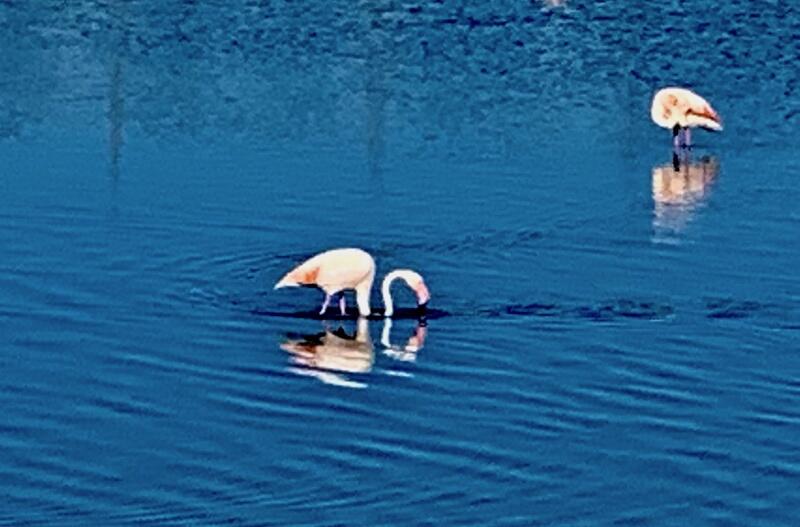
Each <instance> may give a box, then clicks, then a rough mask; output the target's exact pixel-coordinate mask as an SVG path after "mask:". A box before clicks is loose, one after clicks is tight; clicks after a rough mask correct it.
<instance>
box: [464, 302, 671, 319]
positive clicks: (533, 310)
mask: <svg viewBox="0 0 800 527" xmlns="http://www.w3.org/2000/svg"><path fill="white" fill-rule="evenodd" d="M479 312H480V313H481V314H482V315H484V316H488V317H503V316H512V317H516V316H518V317H535V318H557V319H569V318H579V319H586V320H589V321H592V322H611V321H614V320H622V319H640V320H665V319H667V318H669V317H671V316H672V315H673V314H674V313H675V310H674V308H673V307H672V306H670V305H668V304H663V303H659V302H652V301H637V300H628V299H621V300H612V301H607V302H602V303H598V304H594V305H583V306H574V305H573V306H570V305H558V304H552V303H531V304H511V305H508V306H503V307H498V308H489V309H483V310H480V311H479Z"/></svg>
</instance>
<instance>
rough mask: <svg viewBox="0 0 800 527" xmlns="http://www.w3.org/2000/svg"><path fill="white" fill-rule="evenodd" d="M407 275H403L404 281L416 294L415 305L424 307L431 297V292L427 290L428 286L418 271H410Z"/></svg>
mask: <svg viewBox="0 0 800 527" xmlns="http://www.w3.org/2000/svg"><path fill="white" fill-rule="evenodd" d="M408 275H409V276H408V277H405V278H406V283H407V284H408V287H410V288H411V289H412V290H413V291H414V294H416V295H417V306H419V307H421V308H424V307H425V306H427V305H428V301H429V300H430V299H431V292H430V291H428V286H427V285H425V280H423V279H422V276H421V275H420V274H419V273H417V272H415V271H410V272H409V273H408Z"/></svg>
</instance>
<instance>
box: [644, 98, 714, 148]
mask: <svg viewBox="0 0 800 527" xmlns="http://www.w3.org/2000/svg"><path fill="white" fill-rule="evenodd" d="M650 116H651V117H652V118H653V121H654V122H655V123H656V124H657V125H658V126H661V127H664V128H669V129H671V130H672V137H673V141H674V143H675V148H676V149H677V148H679V147H680V146H681V135H683V144H684V146H691V141H692V136H691V132H690V128H693V127H695V126H700V127H703V128H707V129H709V130H716V131H721V130H722V120H721V119H720V117H719V115H718V114H717V112H716V111H714V109H713V108H712V107H711V105H710V104H709V103H708V101H706V100H705V99H703V98H702V97H700V96H699V95H697V94H696V93H694V92H693V91H691V90H687V89H685V88H663V89H661V90H658V92H657V93H656V94H655V95H654V96H653V104H652V106H651V107H650Z"/></svg>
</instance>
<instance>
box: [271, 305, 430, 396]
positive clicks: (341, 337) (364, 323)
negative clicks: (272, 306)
mask: <svg viewBox="0 0 800 527" xmlns="http://www.w3.org/2000/svg"><path fill="white" fill-rule="evenodd" d="M391 330H392V320H391V319H385V320H384V326H383V331H382V332H381V344H382V345H383V347H384V348H385V349H384V354H385V355H386V356H387V357H389V358H391V359H394V360H396V361H401V362H405V363H408V362H414V361H416V357H417V352H419V350H420V349H422V347H423V346H424V345H425V339H426V337H427V332H428V329H427V325H426V322H425V321H424V320H420V321H418V322H417V325H416V328H415V329H414V331H413V332H412V334H411V336H410V337H409V338H408V340H407V341H406V343H405V344H403V345H402V346H398V345H393V344H391V342H390V334H391ZM280 347H281V349H282V350H284V351H286V352H288V353H289V354H290V358H289V361H290V363H291V364H292V366H291V367H290V368H289V371H291V372H292V373H296V374H298V375H304V376H308V377H315V378H317V379H319V380H320V381H322V382H324V383H325V384H331V385H335V386H343V387H347V388H366V387H367V383H366V382H365V375H366V374H368V373H370V372H372V370H373V368H374V365H375V353H374V347H373V344H372V339H371V338H370V334H369V320H368V319H366V318H360V319H358V321H357V322H356V330H355V333H354V334H349V333H348V332H347V331H346V330H345V329H344V328H343V327H339V328H337V329H336V330H331V329H330V328H329V327H327V326H324V331H322V332H321V333H316V334H313V335H301V336H299V337H290V338H287V339H286V340H285V341H284V342H283V343H282V344H281V345H280ZM379 371H381V373H385V374H387V375H395V376H405V377H410V375H409V374H408V373H405V372H402V371H396V370H392V369H384V370H379Z"/></svg>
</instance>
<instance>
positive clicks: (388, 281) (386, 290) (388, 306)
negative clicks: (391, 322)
mask: <svg viewBox="0 0 800 527" xmlns="http://www.w3.org/2000/svg"><path fill="white" fill-rule="evenodd" d="M405 274H406V271H405V270H403V269H395V270H394V271H392V272H390V273H389V274H387V275H386V277H385V278H384V279H383V283H382V284H381V296H383V305H384V308H385V309H384V312H383V316H385V317H391V316H392V315H394V300H393V299H392V282H394V281H395V280H397V279H398V278H402V279H404V280H406V277H405V276H404V275H405Z"/></svg>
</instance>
